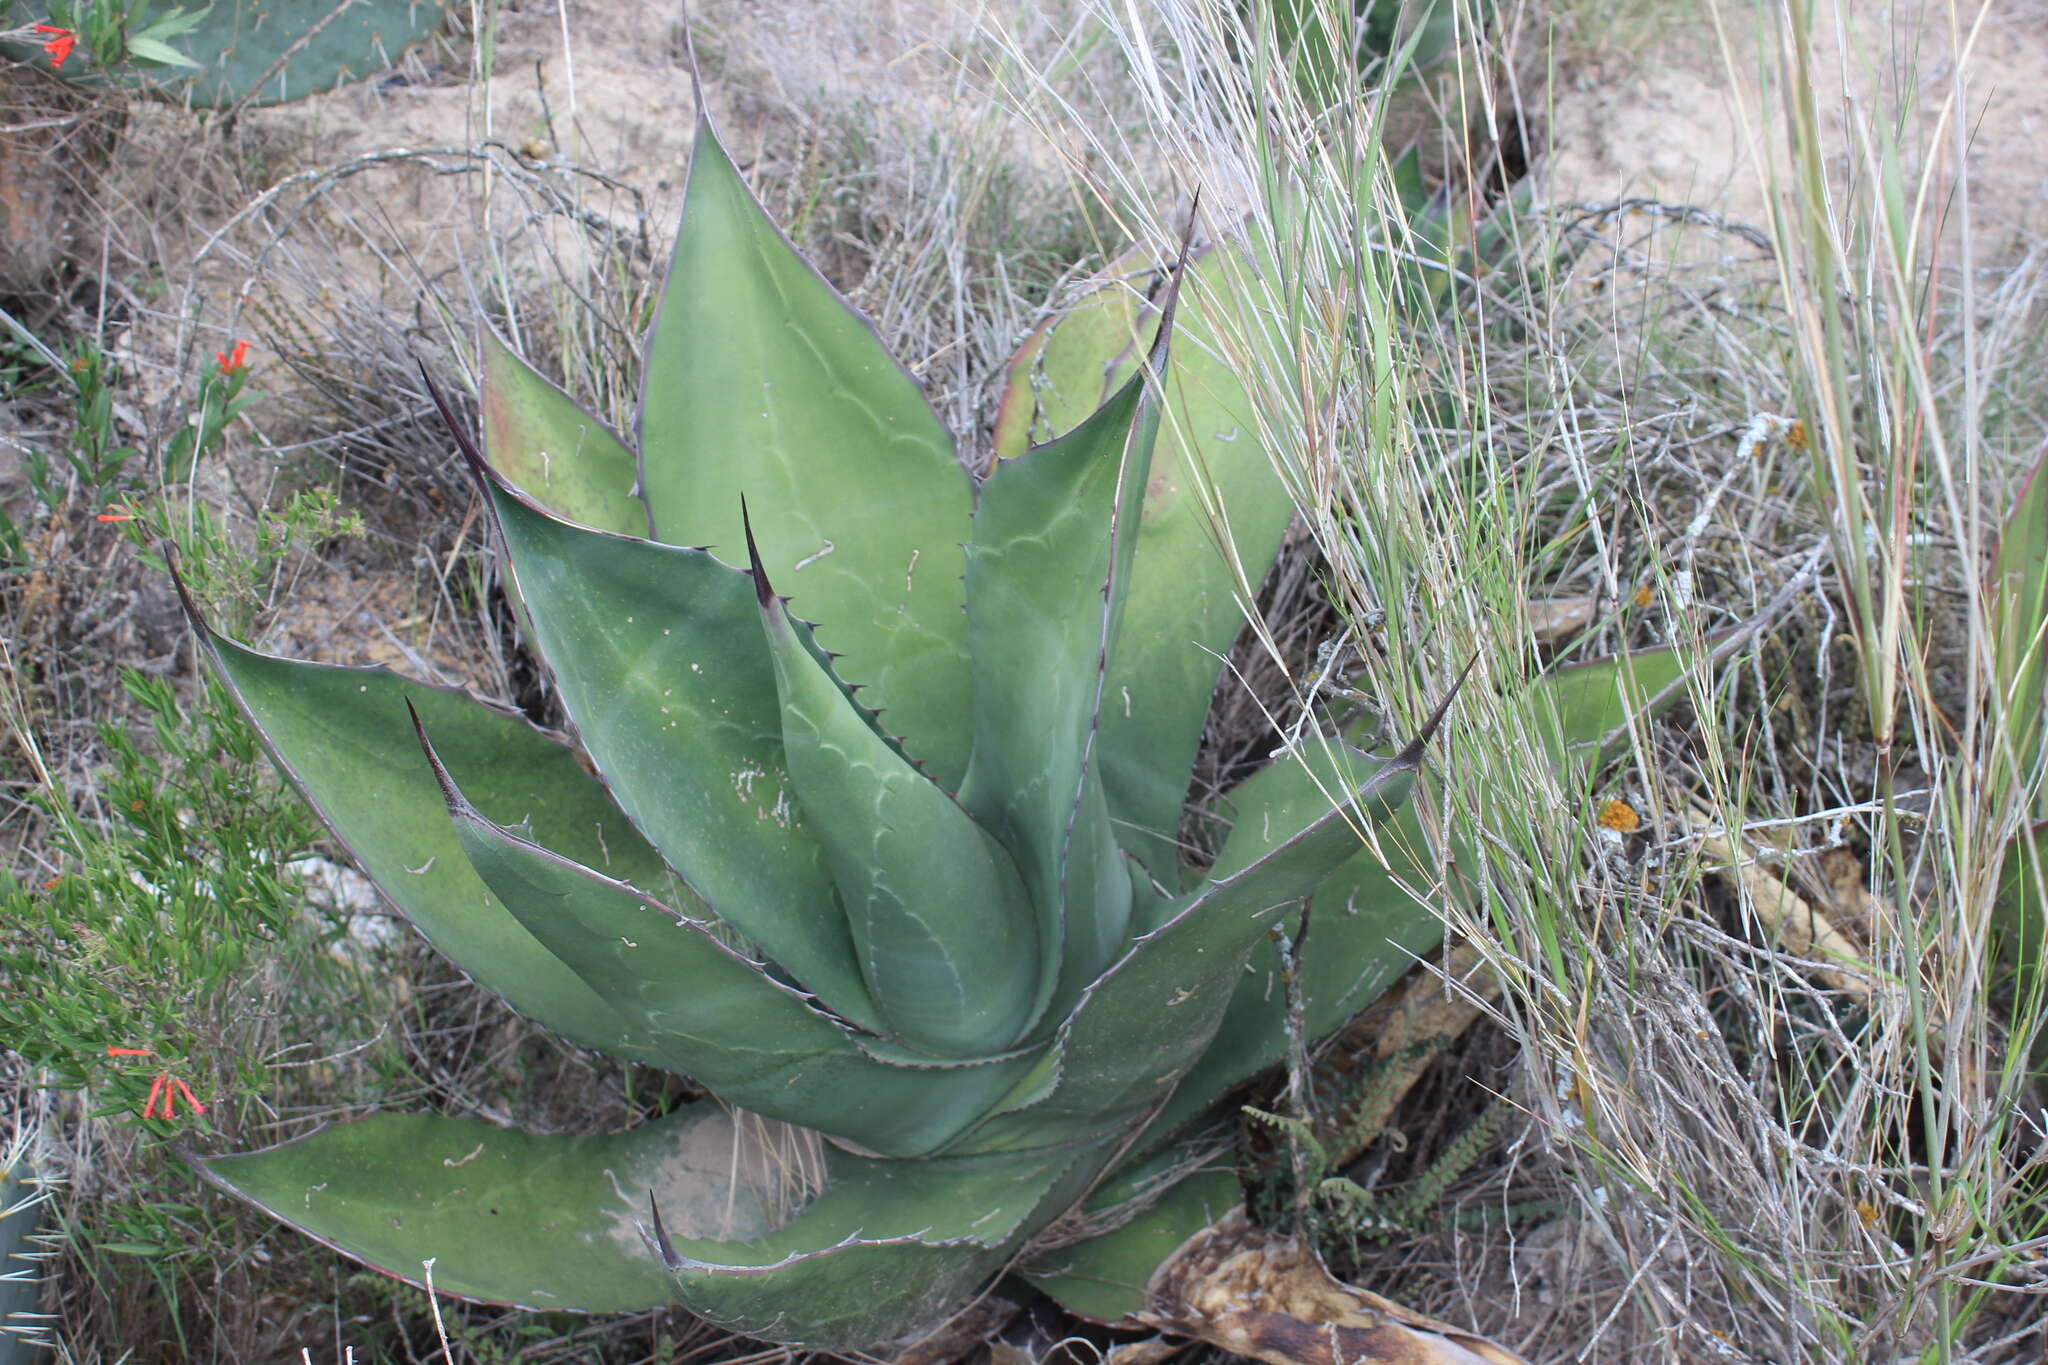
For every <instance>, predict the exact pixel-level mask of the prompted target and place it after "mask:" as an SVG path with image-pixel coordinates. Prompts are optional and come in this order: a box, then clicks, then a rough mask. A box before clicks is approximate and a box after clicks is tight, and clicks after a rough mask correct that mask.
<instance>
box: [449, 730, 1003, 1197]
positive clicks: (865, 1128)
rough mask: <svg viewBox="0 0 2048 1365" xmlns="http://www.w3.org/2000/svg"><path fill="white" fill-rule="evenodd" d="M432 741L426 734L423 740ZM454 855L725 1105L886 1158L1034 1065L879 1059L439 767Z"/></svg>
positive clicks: (696, 927)
mask: <svg viewBox="0 0 2048 1365" xmlns="http://www.w3.org/2000/svg"><path fill="white" fill-rule="evenodd" d="M425 738H426V736H424V735H422V740H423V741H424V740H425ZM428 758H429V761H430V762H432V763H434V766H435V767H436V769H437V772H438V773H439V775H440V776H441V778H442V790H443V794H444V796H445V798H446V800H447V802H448V811H449V815H450V816H451V817H452V819H453V820H454V824H455V833H456V837H457V839H458V840H459V841H460V842H461V845H462V851H463V852H464V853H465V854H466V855H467V856H468V858H469V861H470V864H471V866H473V867H474V868H475V869H476V870H477V873H478V875H479V876H481V877H482V878H483V879H484V881H485V883H486V884H487V885H488V886H489V887H490V888H491V890H492V892H493V893H494V894H495V895H497V896H498V897H499V898H500V899H501V900H502V901H503V903H504V904H505V905H506V906H507V907H509V908H510V909H511V911H512V913H513V914H514V915H515V916H516V917H517V918H518V920H519V922H520V923H521V924H523V925H525V926H526V928H527V930H528V931H529V932H530V933H532V934H533V936H534V937H535V938H537V939H539V940H540V941H541V943H542V944H544V945H545V946H546V947H547V948H548V949H549V951H551V952H553V953H554V954H555V955H556V956H557V957H559V958H560V959H561V960H562V961H563V962H564V963H566V964H567V965H568V966H569V968H570V969H571V970H572V971H574V972H575V973H576V974H577V975H578V976H579V977H581V978H582V979H583V980H584V981H585V982H587V983H589V985H590V986H591V987H592V988H593V989H594V990H596V991H597V992H598V993H599V994H600V995H601V996H602V997H603V998H604V999H605V1000H606V1001H608V1002H609V1003H610V1004H611V1006H612V1008H613V1009H614V1010H616V1011H617V1012H618V1014H619V1016H620V1017H621V1019H623V1020H624V1021H625V1023H626V1025H627V1027H628V1028H629V1029H630V1030H631V1033H630V1035H629V1036H630V1037H631V1038H632V1039H633V1040H634V1041H635V1043H636V1044H638V1045H639V1047H640V1051H639V1053H638V1055H639V1056H640V1057H641V1058H642V1060H645V1061H647V1062H649V1063H651V1064H653V1065H655V1066H660V1067H665V1068H667V1069H668V1070H670V1071H674V1072H676V1073H677V1074H679V1075H686V1076H691V1077H694V1078H696V1079H697V1080H698V1081H699V1082H701V1083H702V1084H704V1085H706V1086H709V1087H711V1088H712V1089H713V1090H715V1091H716V1092H717V1093H718V1094H719V1095H720V1096H722V1097H723V1098H724V1099H725V1100H726V1102H727V1103H730V1104H736V1105H739V1106H741V1107H742V1108H745V1109H748V1110H751V1111H752V1112H754V1113H757V1114H761V1115H763V1116H765V1117H767V1118H771V1119H779V1120H782V1121H784V1122H790V1123H801V1124H802V1125H803V1126H805V1127H809V1128H815V1129H818V1130H819V1131H821V1132H826V1133H830V1134H832V1135H834V1136H835V1137H840V1138H844V1139H847V1140H849V1141H851V1142H854V1143H858V1144H859V1145H860V1146H861V1147H863V1148H866V1149H867V1150H870V1151H873V1152H877V1153H880V1154H881V1155H884V1156H891V1157H918V1156H925V1155H927V1154H929V1153H931V1152H934V1151H936V1150H938V1149H939V1148H940V1147H943V1146H944V1145H945V1144H946V1143H947V1142H949V1141H951V1140H953V1139H954V1138H955V1137H957V1136H958V1135H959V1134H960V1133H961V1132H963V1131H964V1130H965V1129H966V1128H967V1127H968V1126H969V1125H970V1124H972V1123H973V1122H974V1121H975V1120H977V1119H979V1118H980V1117H981V1116H982V1115H983V1114H984V1113H986V1112H987V1111H988V1110H990V1109H991V1108H993V1107H995V1105H996V1104H997V1103H998V1102H999V1101H1000V1100H1001V1099H1002V1098H1003V1096H1004V1095H1005V1094H1006V1093H1007V1092H1008V1091H1009V1090H1010V1089H1011V1088H1012V1087H1013V1086H1014V1085H1015V1084H1016V1081H1017V1079H1018V1078H1019V1077H1020V1076H1021V1075H1022V1074H1023V1073H1024V1072H1025V1071H1026V1070H1028V1068H1029V1066H1030V1059H1029V1058H1027V1057H1015V1056H1006V1057H1002V1058H996V1059H990V1060H988V1061H985V1062H979V1063H977V1064H974V1065H972V1066H969V1065H962V1066H959V1067H955V1068H950V1069H945V1070H940V1069H937V1068H933V1067H931V1066H929V1065H924V1066H919V1065H917V1064H916V1060H915V1059H899V1060H894V1061H893V1062H892V1061H891V1060H889V1059H881V1058H878V1057H876V1056H875V1055H874V1054H873V1053H872V1052H871V1051H869V1050H868V1048H867V1047H866V1046H863V1045H861V1044H860V1043H858V1042H857V1041H856V1040H855V1039H854V1038H852V1037H851V1036H849V1034H848V1033H847V1031H846V1030H845V1029H844V1028H842V1027H840V1026H839V1025H838V1024H837V1023H836V1022H834V1021H833V1020H831V1019H829V1018H828V1017H827V1016H825V1015H824V1014H823V1013H821V1012H820V1011H819V1010H817V1009H815V1008H814V1007H813V1006H812V1005H811V1004H810V1003H809V1001H808V1000H807V999H806V997H804V996H803V995H802V994H801V993H800V992H798V991H795V990H793V989H792V988H790V987H787V986H784V985H782V984H781V983H779V982H777V981H775V980H773V979H772V978H770V977H769V976H768V975H767V974H766V973H765V972H764V971H763V970H762V967H761V965H760V964H758V963H755V962H751V961H749V960H747V959H746V958H744V957H742V956H740V955H739V954H738V953H736V952H734V951H733V950H732V949H731V948H729V947H727V946H726V945H725V944H724V943H722V942H720V941H719V940H718V938H717V937H716V936H714V935H713V934H712V933H710V932H709V931H708V930H707V929H706V928H705V927H704V926H703V925H701V924H698V923H695V922H693V921H691V920H688V919H686V918H684V917H683V916H680V915H678V914H677V913H676V912H675V911H673V910H671V909H669V908H668V907H667V906H665V905H662V904H661V903H660V902H659V901H657V900H655V899H654V898H653V897H651V896H648V895H645V894H644V893H642V892H640V891H638V890H636V889H635V888H633V887H631V886H628V885H626V884H625V883H623V882H620V881H616V880H614V879H612V878H609V877H605V876H603V875H602V874H600V873H597V872H593V871H591V870H590V869H589V868H587V867H584V866H582V865H581V864H578V863H576V862H573V861H571V860H570V859H567V858H563V857H561V856H559V855H558V854H554V853H550V852H549V851H547V850H546V849H544V848H541V847H539V846H537V845H535V844H533V843H531V842H529V841H527V840H525V839H521V838H520V837H519V836H518V835H516V834H514V833H513V832H512V831H510V830H508V829H506V828H504V827H503V826H502V825H498V824H496V823H494V822H492V821H490V820H487V819H485V818H484V817H483V816H482V815H481V814H479V813H478V812H477V810H476V809H475V807H473V806H471V805H470V804H469V802H468V801H467V800H466V799H465V798H464V797H463V795H462V792H461V790H460V788H459V787H458V786H457V785H456V783H455V782H454V781H453V779H451V778H449V777H448V776H447V775H446V771H445V769H441V768H440V767H439V762H438V760H437V759H435V757H434V755H433V751H432V749H431V747H429V749H428Z"/></svg>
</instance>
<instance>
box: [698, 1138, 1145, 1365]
mask: <svg viewBox="0 0 2048 1365" xmlns="http://www.w3.org/2000/svg"><path fill="white" fill-rule="evenodd" d="M1108 1156H1109V1153H1108V1151H1107V1150H1106V1149H1096V1150H1087V1151H1081V1152H1075V1151H1060V1152H1050V1153H1037V1154H1031V1155H1026V1156H1019V1157H976V1158H956V1159H949V1158H937V1159H933V1160H929V1161H920V1162H915V1163H910V1162H890V1161H866V1160H863V1159H861V1158H859V1157H853V1156H848V1155H846V1154H844V1153H838V1152H835V1153H833V1154H832V1156H831V1158H830V1163H831V1179H830V1183H829V1184H828V1185H827V1186H826V1187H825V1190H824V1192H823V1193H822V1194H820V1195H819V1196H818V1197H817V1199H815V1200H814V1201H812V1203H811V1204H810V1205H809V1206H808V1207H806V1208H805V1209H804V1211H803V1212H802V1213H800V1214H799V1215H797V1217H796V1218H795V1219H793V1220H791V1222H790V1223H789V1224H788V1225H787V1226H785V1227H783V1228H780V1229H778V1230H777V1231H776V1232H774V1233H772V1234H770V1235H769V1236H766V1237H763V1238H759V1239H757V1240H755V1241H752V1242H748V1243H744V1244H734V1243H721V1242H712V1241H704V1240H692V1239H685V1238H676V1239H675V1240H674V1244H673V1247H672V1248H670V1249H668V1250H669V1262H670V1264H671V1265H672V1266H673V1267H674V1268H675V1270H676V1272H677V1276H678V1279H679V1280H680V1282H681V1284H682V1286H683V1293H684V1297H685V1298H686V1299H687V1300H688V1302H689V1305H690V1308H691V1310H692V1311H694V1312H696V1313H697V1314H699V1315H700V1316H702V1317H704V1318H706V1319H707V1320H709V1321H711V1322H714V1323H717V1324H719V1325H720V1326H723V1327H728V1328H731V1329H732V1330H734V1331H739V1332H744V1333H746V1334H747V1335H749V1336H757V1337H765V1338H767V1339H768V1340H770V1341H786V1342H791V1343H800V1344H802V1345H804V1346H807V1347H810V1348H812V1349H815V1350H846V1349H855V1348H859V1347H863V1346H872V1345H873V1344H875V1343H876V1342H878V1341H881V1340H884V1339H886V1338H893V1337H898V1336H903V1335H905V1334H908V1333H910V1332H914V1331H917V1330H919V1329H921V1328H927V1327H930V1326H932V1325H934V1324H935V1323H936V1322H937V1321H939V1320H940V1319H942V1318H944V1317H946V1316H947V1315H949V1314H951V1313H952V1312H954V1311H955V1310H957V1309H958V1307H959V1305H960V1303H961V1301H962V1300H964V1299H966V1298H967V1297H969V1296H970V1295H972V1294H973V1293H974V1291H975V1290H976V1289H977V1288H979V1287H980V1286H981V1285H982V1284H983V1283H984V1282H986V1281H987V1280H988V1279H989V1278H990V1277H991V1276H993V1275H994V1274H995V1273H996V1272H997V1271H998V1270H1000V1269H1001V1268H1002V1266H1003V1264H1004V1262H1006V1261H1007V1260H1008V1259H1009V1258H1010V1256H1011V1255H1012V1254H1013V1252H1014V1251H1015V1249H1016V1248H1017V1246H1018V1245H1019V1244H1020V1243H1022V1242H1023V1241H1024V1239H1025V1238H1027V1237H1029V1236H1031V1235H1032V1234H1033V1233H1035V1232H1036V1231H1038V1230H1039V1229H1040V1228H1042V1227H1043V1226H1045V1224H1047V1223H1049V1222H1050V1221H1052V1219H1054V1218H1056V1217H1058V1216H1059V1215H1060V1214H1061V1213H1063V1212H1065V1211H1066V1210H1067V1208H1068V1207H1069V1206H1071V1205H1072V1203H1073V1202H1074V1201H1075V1200H1076V1199H1078V1198H1079V1197H1080V1196H1081V1194H1082V1193H1083V1192H1084V1191H1085V1190H1086V1189H1087V1187H1088V1185H1089V1184H1090V1182H1092V1181H1093V1180H1094V1179H1095V1177H1096V1176H1097V1175H1098V1174H1099V1173H1100V1171H1101V1168H1102V1164H1103V1162H1104V1161H1106V1160H1107V1159H1108ZM665 1221H666V1215H665V1214H664V1222H665Z"/></svg>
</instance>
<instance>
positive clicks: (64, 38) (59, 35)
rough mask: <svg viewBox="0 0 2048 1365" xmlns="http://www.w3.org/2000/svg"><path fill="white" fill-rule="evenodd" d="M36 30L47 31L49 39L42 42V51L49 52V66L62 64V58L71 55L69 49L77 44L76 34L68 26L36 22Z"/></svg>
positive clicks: (39, 31)
mask: <svg viewBox="0 0 2048 1365" xmlns="http://www.w3.org/2000/svg"><path fill="white" fill-rule="evenodd" d="M36 32H38V33H47V34H49V35H50V40H49V41H48V42H46V43H44V44H43V51H45V52H47V53H49V54H50V65H51V66H62V65H64V59H65V58H66V57H69V56H70V55H71V49H72V48H74V47H76V46H77V45H78V35H77V34H76V33H73V32H72V31H71V30H70V29H68V28H58V27H57V26H56V25H55V24H37V25H36Z"/></svg>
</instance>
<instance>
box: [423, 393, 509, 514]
mask: <svg viewBox="0 0 2048 1365" xmlns="http://www.w3.org/2000/svg"><path fill="white" fill-rule="evenodd" d="M414 363H415V364H417V365H418V366H419V367H420V378H421V379H422V380H424V381H425V382H426V385H427V396H428V397H430V398H432V399H433V400H434V407H435V409H436V410H438V411H439V412H440V414H441V421H442V423H443V424H444V425H445V426H446V427H447V428H448V433H449V435H451V436H453V437H454V438H455V444H456V446H457V447H459V448H460V449H461V451H462V458H463V460H464V461H465V462H467V463H468V465H469V472H470V473H472V474H474V475H475V476H476V481H477V483H478V484H479V485H481V486H482V488H483V490H484V492H485V494H486V495H488V494H489V493H490V491H491V472H490V466H489V465H488V464H486V463H485V462H484V453H483V452H482V451H481V450H479V449H477V445H476V441H475V440H474V439H472V438H471V436H470V434H469V431H468V429H467V428H465V427H464V426H463V425H462V423H461V421H460V420H458V419H457V418H456V416H455V409H453V408H452V407H450V406H448V398H447V396H446V395H445V394H443V393H442V392H441V386H440V385H439V384H436V383H435V382H434V376H433V375H431V374H429V373H427V362H426V361H424V360H415V361H414Z"/></svg>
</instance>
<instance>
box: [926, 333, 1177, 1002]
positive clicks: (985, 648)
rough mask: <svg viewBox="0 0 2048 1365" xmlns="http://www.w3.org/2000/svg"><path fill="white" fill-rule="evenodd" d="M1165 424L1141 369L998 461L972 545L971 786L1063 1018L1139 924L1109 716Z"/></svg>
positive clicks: (1045, 994) (971, 800)
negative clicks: (1138, 521) (1109, 765)
mask: <svg viewBox="0 0 2048 1365" xmlns="http://www.w3.org/2000/svg"><path fill="white" fill-rule="evenodd" d="M1162 358H1163V357H1162ZM1157 430H1158V414H1157V410H1156V404H1155V403H1153V402H1150V401H1148V399H1147V397H1146V393H1145V388H1144V380H1143V379H1142V378H1141V379H1134V380H1132V381H1131V382H1130V383H1128V384H1126V385H1125V386H1124V387H1123V389H1122V390H1120V391H1119V392H1118V393H1117V395H1116V396H1115V397H1114V398H1113V399H1111V400H1110V402H1109V403H1107V404H1105V405H1104V406H1103V408H1102V409H1101V411H1099V412H1098V413H1096V415H1095V416H1094V417H1092V418H1090V419H1089V420H1088V421H1086V422H1084V423H1083V424H1082V425H1081V426H1080V427H1079V428H1077V429H1076V430H1074V431H1073V432H1071V433H1069V434H1068V435H1066V436H1064V437H1062V438H1060V439H1059V440H1057V441H1054V442H1053V443H1051V444H1050V445H1044V446H1040V447H1038V448H1037V449H1036V450H1034V451H1032V452H1031V453H1030V454H1028V455H1025V456H1023V457H1021V458H1019V459H1015V460H1011V461H1008V462H1006V463H1005V464H1003V465H1002V466H1001V467H1000V468H998V469H997V470H996V472H995V474H994V475H993V476H992V477H991V478H990V479H989V481H988V483H987V485H986V486H985V487H984V488H983V490H982V499H981V506H980V507H979V508H978V509H977V510H976V512H975V516H974V539H973V541H972V542H971V543H970V544H969V545H968V547H967V602H968V627H967V628H968V640H969V645H970V648H971V651H972V657H973V668H974V718H975V729H974V762H973V765H972V767H971V768H970V770H969V772H968V776H967V781H966V783H965V785H964V786H963V787H962V789H961V793H960V799H961V803H962V804H963V805H965V806H966V807H967V808H968V809H969V810H971V811H973V812H974V814H975V815H976V816H978V817H979V818H980V819H981V820H982V821H983V822H984V823H986V824H987V825H988V827H989V828H990V829H991V830H993V831H994V832H995V833H996V835H997V837H998V838H1000V839H1001V840H1002V841H1003V842H1004V843H1005V844H1006V845H1007V846H1008V847H1009V848H1010V849H1011V851H1012V852H1013V853H1015V854H1016V856H1017V860H1018V865H1019V869H1020V871H1021V872H1022V873H1023V877H1024V884H1025V887H1026V888H1027V889H1028V891H1029V892H1030V895H1031V898H1032V902H1033V904H1034V905H1036V906H1037V908H1038V912H1039V916H1040V934H1041V943H1042V945H1043V946H1044V948H1045V951H1046V958H1045V968H1044V970H1045V977H1044V979H1043V980H1042V982H1041V983H1040V986H1041V989H1040V1005H1041V1007H1042V1006H1043V1005H1044V1004H1045V1003H1047V1002H1048V1001H1050V1002H1052V1003H1053V1004H1054V1006H1055V1008H1054V1011H1053V1012H1054V1015H1055V1016H1057V1015H1058V1014H1059V1013H1061V1012H1062V1011H1061V1009H1060V1008H1059V1007H1060V1006H1061V1005H1063V1004H1064V1003H1065V1002H1066V1001H1067V1000H1071V999H1072V998H1073V996H1074V994H1075V993H1076V992H1077V991H1078V990H1079V989H1080V988H1081V987H1082V986H1084V985H1085V984H1086V983H1087V982H1089V981H1091V980H1093V979H1094V977H1095V975H1096V974H1097V973H1098V972H1100V971H1101V969H1102V968H1103V967H1104V966H1106V965H1107V964H1108V963H1109V961H1110V960H1111V959H1112V957H1113V956H1114V955H1115V954H1116V953H1117V952H1118V951H1119V950H1120V948H1121V947H1122V944H1123V942H1124V939H1125V935H1126V933H1127V931H1128V928H1129V924H1130V910H1131V900H1132V895H1131V880H1130V874H1129V872H1128V871H1127V870H1126V869H1125V867H1124V866H1123V860H1122V858H1121V856H1120V854H1119V851H1118V848H1117V844H1116V839H1115V835H1114V832H1113V830H1112V827H1111V825H1110V823H1109V815H1108V807H1107V804H1106V802H1105V800H1104V797H1103V791H1102V778H1101V771H1100V765H1099V763H1098V762H1097V761H1096V759H1095V742H1096V719H1097V715H1098V711H1099V707H1100V704H1101V700H1102V687H1103V676H1104V673H1103V670H1104V668H1105V666H1106V664H1107V661H1108V659H1109V657H1110V654H1111V652H1112V651H1113V648H1114V641H1115V636H1116V629H1117V625H1118V621H1119V617H1120V608H1121V602H1122V597H1121V588H1122V585H1123V584H1124V583H1126V582H1127V581H1128V576H1129V565H1130V557H1131V554H1132V551H1133V550H1134V549H1135V546H1136V536H1135V534H1134V528H1133V527H1132V526H1131V525H1130V524H1129V523H1130V519H1131V517H1132V514H1133V513H1134V511H1135V509H1136V507H1137V504H1138V501H1139V497H1140V495H1141V490H1142V489H1143V487H1144V482H1145V474H1146V469H1147V467H1148V464H1149V461H1150V459H1151V450H1152V442H1153V437H1154V435H1155V434H1156V433H1157ZM1062 950H1063V954H1062Z"/></svg>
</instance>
